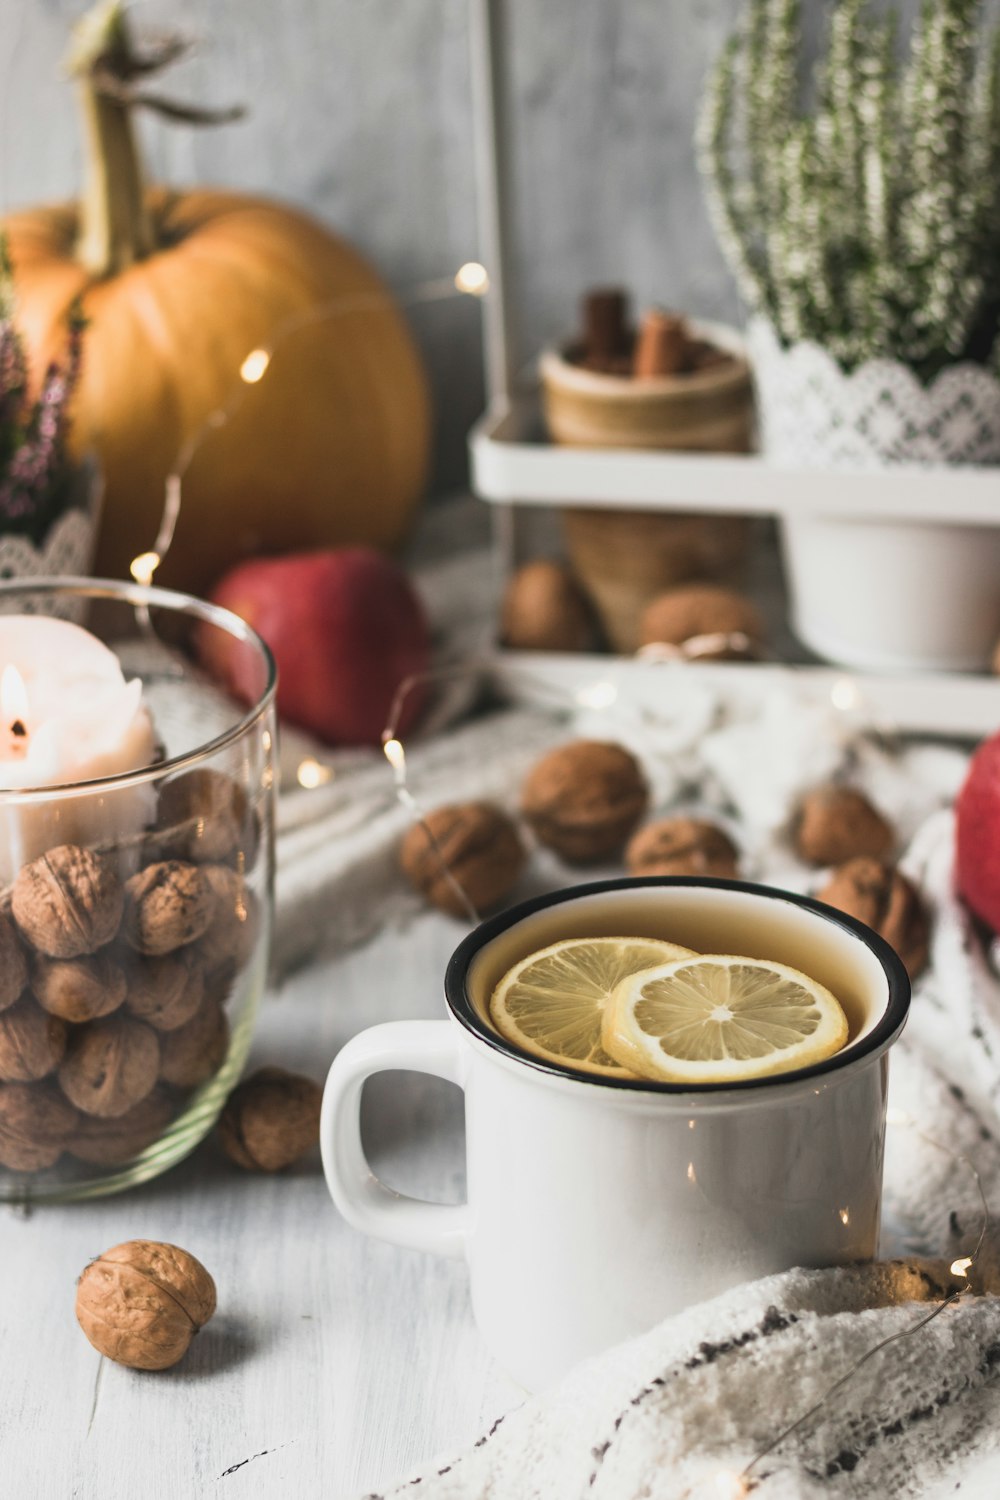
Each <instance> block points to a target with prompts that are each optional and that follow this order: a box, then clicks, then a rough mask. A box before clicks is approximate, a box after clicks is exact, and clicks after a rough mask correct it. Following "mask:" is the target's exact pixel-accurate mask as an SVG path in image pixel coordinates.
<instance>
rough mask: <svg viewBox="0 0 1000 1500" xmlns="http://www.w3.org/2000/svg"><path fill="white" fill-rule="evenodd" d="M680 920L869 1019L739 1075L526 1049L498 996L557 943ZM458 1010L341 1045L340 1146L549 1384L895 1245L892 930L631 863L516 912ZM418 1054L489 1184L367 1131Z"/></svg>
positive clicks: (899, 1019)
mask: <svg viewBox="0 0 1000 1500" xmlns="http://www.w3.org/2000/svg"><path fill="white" fill-rule="evenodd" d="M601 934H603V935H606V936H614V935H627V936H636V937H660V938H666V939H668V940H669V941H671V942H676V943H681V944H683V945H684V946H686V947H690V948H694V949H696V950H698V951H701V952H716V953H718V952H727V953H741V954H745V955H747V956H748V957H754V958H761V959H767V958H770V959H776V960H779V961H782V962H784V963H787V964H790V965H792V966H793V967H794V968H798V969H800V970H801V971H803V972H804V973H808V974H810V975H811V976H812V977H813V978H815V979H817V980H819V981H820V982H822V983H824V984H826V985H827V986H828V987H829V988H830V989H831V990H832V991H833V992H834V994H836V995H837V997H838V998H839V1000H840V1002H841V1004H842V1005H843V1007H844V1009H845V1011H846V1012H847V1016H848V1020H849V1023H850V1040H849V1041H848V1044H847V1046H846V1047H845V1048H844V1049H843V1050H842V1051H841V1052H839V1053H837V1054H836V1056H834V1057H831V1058H829V1059H828V1060H827V1061H826V1062H822V1063H817V1064H816V1065H815V1066H813V1067H810V1068H802V1069H800V1070H798V1071H797V1072H794V1073H786V1074H783V1075H780V1076H779V1077H776V1078H762V1079H754V1080H752V1081H748V1082H745V1083H742V1084H729V1085H712V1084H703V1085H699V1086H685V1085H676V1084H666V1083H650V1082H645V1081H643V1080H634V1081H633V1080H624V1079H614V1078H605V1077H600V1076H598V1075H595V1074H592V1073H584V1072H581V1071H578V1070H576V1069H573V1068H569V1067H561V1066H557V1065H552V1064H548V1063H546V1062H544V1061H542V1060H541V1059H539V1058H534V1057H531V1056H529V1055H527V1054H526V1053H522V1052H520V1051H519V1050H518V1049H517V1048H516V1047H514V1046H513V1045H512V1044H511V1043H510V1042H508V1041H506V1040H505V1039H504V1038H503V1037H501V1036H500V1035H499V1034H498V1033H497V1032H496V1031H494V1030H493V1028H492V1027H491V1026H490V1024H489V1022H488V1020H487V1019H486V1017H487V1013H488V1012H487V1007H488V1004H489V998H490V995H491V993H492V990H493V988H494V986H495V985H496V983H497V981H498V980H499V979H500V978H501V977H502V975H503V974H504V973H505V972H506V971H507V970H508V969H509V968H510V967H511V965H513V964H514V963H516V962H517V961H518V960H519V959H521V958H523V957H525V956H526V955H527V954H529V953H531V952H534V951H536V950H537V949H539V948H543V947H545V946H546V945H547V944H549V943H552V942H555V941H557V940H558V939H560V938H570V937H587V936H597V935H601ZM445 994H446V998H447V1002H448V1010H449V1013H450V1014H449V1016H448V1018H447V1019H446V1020H439V1021H401V1022H392V1023H389V1024H387V1025H383V1026H375V1027H373V1028H372V1029H371V1030H368V1031H364V1032H362V1033H361V1034H360V1035H359V1036H357V1037H355V1038H354V1040H353V1041H351V1042H349V1043H348V1044H347V1046H346V1047H344V1049H343V1050H342V1051H341V1052H340V1054H339V1055H338V1057H337V1058H336V1060H335V1062H334V1064H333V1066H332V1068H331V1069H330V1075H329V1078H328V1080H327V1085H326V1094H325V1097H324V1100H323V1117H322V1125H321V1142H322V1149H323V1164H324V1168H325V1171H326V1178H327V1182H328V1184H329V1188H330V1192H331V1194H332V1195H333V1198H334V1201H335V1203H336V1204H337V1207H338V1208H339V1209H340V1211H341V1213H342V1214H343V1215H344V1217H345V1218H346V1219H347V1220H348V1222H349V1223H351V1224H353V1225H354V1226H355V1227H356V1228H358V1229H361V1230H363V1231H365V1232H366V1233H368V1234H372V1235H376V1236H378V1237H379V1238H381V1239H385V1240H390V1241H392V1242H393V1243H394V1244H398V1245H408V1246H412V1247H414V1248H416V1249H420V1250H432V1251H437V1252H439V1253H441V1254H444V1255H453V1256H464V1257H465V1258H466V1259H467V1260H468V1263H469V1271H470V1281H471V1291H472V1302H473V1310H474V1312H475V1317H476V1321H477V1323H478V1325H479V1328H480V1331H481V1333H482V1335H483V1337H484V1338H485V1340H486V1342H487V1344H488V1345H489V1346H490V1349H491V1350H492V1352H493V1354H494V1355H495V1356H496V1358H497V1359H498V1360H499V1362H500V1363H501V1365H503V1366H504V1368H505V1369H506V1370H507V1371H508V1372H509V1373H510V1374H511V1375H513V1376H514V1378H515V1379H516V1380H518V1381H520V1382H521V1384H522V1385H524V1386H526V1387H528V1388H529V1389H532V1390H534V1389H538V1388H539V1387H540V1386H543V1385H545V1384H547V1383H548V1382H550V1381H551V1380H553V1379H555V1378H556V1377H558V1376H559V1375H561V1374H562V1373H563V1372H564V1371H565V1370H567V1369H568V1368H569V1367H570V1366H571V1365H573V1364H574V1363H575V1362H576V1361H577V1360H579V1359H582V1358H583V1357H584V1356H586V1355H589V1354H595V1353H597V1352H599V1351H600V1350H602V1349H606V1348H608V1347H610V1346H611V1345H612V1344H614V1343H617V1342H618V1341H620V1340H622V1339H625V1338H628V1337H630V1336H631V1335H633V1334H638V1333H642V1332H643V1331H645V1330H646V1329H648V1328H651V1327H652V1326H653V1325H654V1324H655V1323H656V1322H658V1321H659V1320H660V1319H661V1318H663V1317H666V1316H667V1315H668V1314H669V1313H672V1312H676V1311H678V1310H679V1309H681V1308H684V1307H688V1306H690V1305H691V1304H692V1303H695V1302H700V1301H702V1300H704V1299H705V1298H707V1297H711V1296H713V1295H714V1294H715V1293H717V1292H720V1291H722V1290H724V1289H725V1288H726V1287H730V1286H733V1285H735V1284H737V1283H739V1282H743V1281H749V1280H751V1279H753V1278H755V1277H758V1276H765V1275H768V1274H770V1273H771V1272H775V1271H782V1270H787V1269H788V1268H790V1267H792V1266H796V1265H805V1266H829V1265H838V1264H842V1263H844V1262H847V1261H856V1260H866V1259H870V1258H871V1257H872V1256H873V1255H874V1254H875V1253H876V1251H877V1247H878V1233H879V1213H880V1205H881V1191H882V1150H883V1141H884V1133H885V1105H886V1087H887V1080H888V1058H887V1056H886V1052H887V1050H888V1048H889V1047H890V1046H891V1045H892V1043H893V1042H894V1041H895V1040H896V1038H897V1037H898V1036H899V1033H900V1031H901V1030H902V1028H903V1025H904V1022H905V1020H906V1014H907V1010H908V1008H909V1000H910V986H909V982H908V980H907V977H906V972H905V970H904V968H903V966H902V964H901V963H900V961H899V959H898V958H897V957H896V955H895V953H894V952H893V951H892V949H891V948H889V946H888V945H887V944H886V943H885V942H883V941H882V939H881V938H880V937H878V936H877V935H876V934H875V933H874V932H871V931H870V930H869V929H868V928H867V927H864V926H862V924H861V923H859V922H855V921H854V920H853V919H851V918H850V917H846V916H844V915H843V914H842V913H840V912H837V911H834V910H833V909H832V908H831V907H828V906H824V905H822V904H821V903H819V902H817V901H811V900H809V899H808V898H806V897H803V896H795V895H791V894H789V893H788V892H785V891H778V890H772V889H770V888H768V887H766V886H752V885H744V884H741V883H739V882H735V881H708V880H705V881H701V880H680V879H676V880H670V879H661V880H655V879H650V880H616V881H608V882H602V883H600V884H595V885H589V886H579V887H576V888H573V889H569V890H564V891H559V892H557V893H555V894H554V895H549V896H543V897H541V898H540V899H538V900H535V901H530V902H526V903H525V904H523V905H521V906H517V907H514V908H512V909H511V910H510V911H507V912H504V913H503V914H502V915H500V916H498V917H494V918H493V919H492V920H491V921H487V922H484V923H483V924H482V925H481V926H479V927H478V928H476V929H475V931H474V932H472V933H471V934H470V935H469V936H468V937H467V938H466V939H465V941H464V942H462V943H461V944H460V945H459V947H458V949H457V951H456V953H455V954H454V956H453V958H452V960H451V962H450V964H449V966H448V970H447V974H446V977H445ZM385 1069H404V1070H405V1069H410V1070H414V1071H417V1072H422V1073H432V1074H436V1075H437V1076H438V1077H441V1078H446V1079H449V1080H450V1081H451V1082H452V1083H457V1084H458V1085H459V1086H460V1087H461V1088H462V1089H463V1090H464V1091H465V1120H466V1153H467V1178H468V1201H467V1203H465V1204H463V1205H461V1206H459V1207H450V1206H444V1205H439V1204H432V1203H425V1202H422V1201H419V1200H416V1199H412V1198H407V1197H403V1196H401V1195H399V1194H397V1193H395V1192H392V1191H390V1190H389V1189H388V1188H386V1187H385V1186H384V1185H383V1184H382V1183H381V1182H379V1180H378V1179H377V1178H376V1177H375V1176H374V1175H373V1174H372V1171H371V1169H370V1167H369V1165H368V1162H367V1161H366V1159H365V1155H364V1151H363V1149H362V1144H361V1131H360V1120H359V1112H360V1103H361V1090H362V1086H363V1084H364V1081H365V1079H366V1078H368V1077H370V1076H371V1075H372V1074H373V1073H378V1072H382V1071H383V1070H385Z"/></svg>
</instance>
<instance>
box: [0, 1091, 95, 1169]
mask: <svg viewBox="0 0 1000 1500" xmlns="http://www.w3.org/2000/svg"><path fill="white" fill-rule="evenodd" d="M78 1120H79V1115H78V1114H77V1112H76V1110H75V1109H74V1108H73V1106H72V1105H71V1104H70V1102H69V1100H68V1099H67V1098H66V1097H65V1095H64V1094H62V1093H61V1092H60V1090H59V1089H58V1088H56V1087H55V1085H54V1084H51V1083H35V1084H27V1083H3V1084H0V1163H2V1164H3V1166H5V1167H9V1168H10V1170H11V1171H12V1172H42V1171H45V1170H46V1169H47V1168H48V1167H54V1166H55V1164H56V1162H57V1161H58V1160H59V1158H60V1157H61V1156H62V1154H63V1152H64V1150H65V1149H66V1147H67V1145H68V1143H69V1141H70V1140H71V1139H72V1136H73V1132H74V1130H75V1128H76V1125H77V1122H78Z"/></svg>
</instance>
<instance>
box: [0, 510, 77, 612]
mask: <svg viewBox="0 0 1000 1500" xmlns="http://www.w3.org/2000/svg"><path fill="white" fill-rule="evenodd" d="M94 544H95V522H94V518H93V516H92V515H91V513H90V512H89V511H84V510H68V511H66V512H65V514H64V515H62V516H60V517H59V519H58V521H56V522H55V524H54V525H52V526H50V528H49V530H48V533H47V534H46V537H45V540H44V541H43V542H42V545H41V546H40V547H36V546H35V544H34V542H33V541H32V540H31V538H30V537H27V536H21V535H18V534H16V533H13V532H7V533H2V534H0V580H3V581H4V582H6V581H7V580H8V579H11V580H12V579H18V580H21V581H23V582H26V583H27V582H29V581H30V580H31V579H33V578H85V577H86V576H87V575H88V574H89V572H90V569H91V565H92V563H93V560H94ZM47 609H48V611H49V612H51V613H55V614H62V615H64V616H66V617H67V618H76V617H77V615H78V614H79V613H80V612H81V610H80V607H79V606H77V605H74V604H72V603H64V604H61V605H58V604H56V605H51V606H47ZM25 611H26V612H28V613H30V612H31V610H30V601H29V603H28V604H27V605H26V604H25V602H24V600H23V599H19V600H12V601H10V602H4V601H2V600H0V614H12V613H21V612H25Z"/></svg>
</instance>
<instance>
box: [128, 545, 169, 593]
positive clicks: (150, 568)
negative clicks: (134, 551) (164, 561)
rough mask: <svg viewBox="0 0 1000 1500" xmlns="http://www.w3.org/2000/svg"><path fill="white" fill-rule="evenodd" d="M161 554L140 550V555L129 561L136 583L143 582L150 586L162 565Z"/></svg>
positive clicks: (146, 586)
mask: <svg viewBox="0 0 1000 1500" xmlns="http://www.w3.org/2000/svg"><path fill="white" fill-rule="evenodd" d="M160 561H161V559H160V554H159V553H158V552H140V553H139V556H138V557H133V559H132V561H131V562H130V563H129V572H130V573H131V574H132V577H133V578H134V579H135V581H136V583H141V584H142V585H143V586H144V587H145V588H148V587H149V585H150V584H151V583H152V581H153V574H154V573H155V572H156V570H157V568H158V567H159V566H160Z"/></svg>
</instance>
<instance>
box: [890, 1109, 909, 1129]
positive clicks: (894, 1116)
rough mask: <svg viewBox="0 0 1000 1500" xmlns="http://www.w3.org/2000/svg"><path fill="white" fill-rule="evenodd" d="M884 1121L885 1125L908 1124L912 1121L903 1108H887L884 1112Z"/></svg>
mask: <svg viewBox="0 0 1000 1500" xmlns="http://www.w3.org/2000/svg"><path fill="white" fill-rule="evenodd" d="M885 1123H886V1124H887V1125H909V1124H911V1123H912V1122H911V1120H910V1116H909V1115H908V1114H907V1113H906V1110H905V1109H887V1110H886V1112H885Z"/></svg>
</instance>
